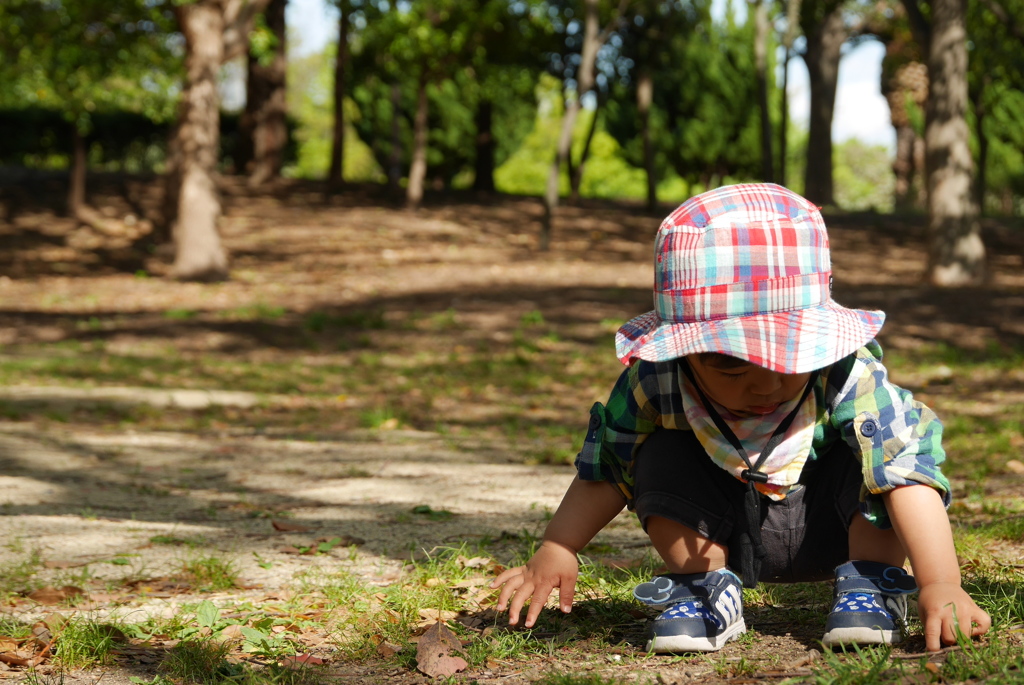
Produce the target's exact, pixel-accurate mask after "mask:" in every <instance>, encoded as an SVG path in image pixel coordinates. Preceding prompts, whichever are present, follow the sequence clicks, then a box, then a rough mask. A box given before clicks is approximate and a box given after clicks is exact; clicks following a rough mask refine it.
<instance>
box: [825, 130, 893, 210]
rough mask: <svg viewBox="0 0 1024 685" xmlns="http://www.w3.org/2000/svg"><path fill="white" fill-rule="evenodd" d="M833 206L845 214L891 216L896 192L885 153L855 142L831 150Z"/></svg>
mask: <svg viewBox="0 0 1024 685" xmlns="http://www.w3.org/2000/svg"><path fill="white" fill-rule="evenodd" d="M833 174H834V180H835V199H836V204H837V205H838V206H839V207H841V208H842V209H846V210H874V211H879V212H891V211H892V208H893V198H894V193H895V190H896V183H895V177H894V176H893V174H892V162H891V160H890V159H889V151H888V150H887V149H886V148H885V147H884V146H881V145H866V144H864V143H862V142H860V141H859V140H857V139H851V140H847V141H846V142H844V143H841V144H840V145H838V146H836V147H835V160H834V170H833Z"/></svg>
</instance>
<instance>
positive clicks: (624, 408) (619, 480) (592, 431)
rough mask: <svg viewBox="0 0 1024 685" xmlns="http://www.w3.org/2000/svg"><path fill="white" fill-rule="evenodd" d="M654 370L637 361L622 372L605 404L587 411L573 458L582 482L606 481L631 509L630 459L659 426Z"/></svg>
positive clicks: (631, 477)
mask: <svg viewBox="0 0 1024 685" xmlns="http://www.w3.org/2000/svg"><path fill="white" fill-rule="evenodd" d="M658 394H659V393H658V380H657V374H656V371H655V370H654V369H653V368H652V366H651V365H650V364H648V363H645V362H637V363H635V364H633V365H632V366H631V367H629V368H628V369H626V370H625V371H623V372H622V374H621V375H620V376H619V379H618V381H617V382H616V383H615V387H614V388H612V392H611V395H610V396H609V398H608V402H607V403H606V404H601V403H600V402H597V403H595V404H594V406H593V407H592V408H591V409H590V425H589V427H588V429H587V437H586V439H585V440H584V442H583V448H582V449H581V450H580V452H579V454H577V455H576V462H575V463H576V470H577V472H578V474H579V477H580V479H581V480H595V481H596V480H607V481H609V482H611V483H614V484H615V485H616V486H618V488H619V489H620V490H621V492H622V495H623V497H625V499H626V503H627V505H628V506H629V507H630V508H632V506H633V475H632V471H633V469H632V465H633V459H634V458H635V456H636V453H637V451H638V450H639V449H640V445H642V444H643V442H644V440H646V439H647V436H648V435H650V434H651V433H653V432H654V430H655V428H657V426H658V425H660V411H659V410H658V409H657V407H656V406H655V405H656V403H657V400H658Z"/></svg>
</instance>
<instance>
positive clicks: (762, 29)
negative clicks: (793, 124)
mask: <svg viewBox="0 0 1024 685" xmlns="http://www.w3.org/2000/svg"><path fill="white" fill-rule="evenodd" d="M754 22H755V31H754V66H755V70H756V72H757V75H756V78H757V102H758V106H759V109H760V110H761V176H762V177H763V180H764V181H766V182H768V183H774V182H775V170H774V168H773V166H774V165H773V164H772V158H773V157H772V119H771V111H770V108H769V105H768V30H769V27H768V3H767V1H766V0H756V2H755V8H754Z"/></svg>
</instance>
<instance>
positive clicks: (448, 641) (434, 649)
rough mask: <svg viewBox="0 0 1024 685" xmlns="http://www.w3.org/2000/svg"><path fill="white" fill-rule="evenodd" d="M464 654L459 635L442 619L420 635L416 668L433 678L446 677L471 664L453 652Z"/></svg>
mask: <svg viewBox="0 0 1024 685" xmlns="http://www.w3.org/2000/svg"><path fill="white" fill-rule="evenodd" d="M453 651H454V652H458V653H460V654H464V653H465V652H464V651H463V649H462V643H461V642H459V638H458V636H457V635H456V634H455V633H453V632H452V631H451V629H450V628H448V626H446V625H445V624H444V623H442V622H441V621H438V622H436V623H435V624H434V625H432V626H431V627H430V628H428V629H427V632H425V633H423V636H422V637H420V640H419V644H418V645H417V646H416V668H418V669H419V670H420V671H422V672H423V673H425V674H427V675H428V676H430V677H431V678H446V677H448V676H451V675H455V674H456V673H458V672H459V671H462V670H465V668H466V667H467V666H469V664H468V663H467V662H466V660H465V659H463V658H462V657H459V656H451V654H450V653H451V652H453Z"/></svg>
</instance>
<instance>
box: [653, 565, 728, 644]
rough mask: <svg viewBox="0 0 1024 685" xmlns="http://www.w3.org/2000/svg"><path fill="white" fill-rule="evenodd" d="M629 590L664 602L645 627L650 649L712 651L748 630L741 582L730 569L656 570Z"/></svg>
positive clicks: (661, 602) (656, 601)
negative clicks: (667, 572) (660, 572)
mask: <svg viewBox="0 0 1024 685" xmlns="http://www.w3.org/2000/svg"><path fill="white" fill-rule="evenodd" d="M633 596H634V597H636V598H637V599H638V600H639V601H641V602H643V603H644V604H647V605H649V606H654V607H665V610H664V611H662V612H661V614H660V615H659V616H658V617H657V618H655V619H654V622H653V623H652V624H651V627H650V630H649V631H648V640H647V651H648V652H715V651H718V650H719V649H721V648H722V647H723V646H724V645H725V643H726V642H728V641H729V640H732V639H734V638H735V637H737V636H739V635H740V634H741V633H744V632H746V630H747V626H746V624H745V623H744V622H743V582H742V581H741V580H740V579H739V578H738V577H737V576H736V574H734V573H733V572H732V571H728V570H725V569H722V570H721V571H708V572H706V573H690V574H685V575H684V574H678V573H673V574H670V575H666V576H657V577H655V578H654V579H653V580H651V581H650V582H647V583H641V584H640V585H637V586H636V589H634V590H633Z"/></svg>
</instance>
